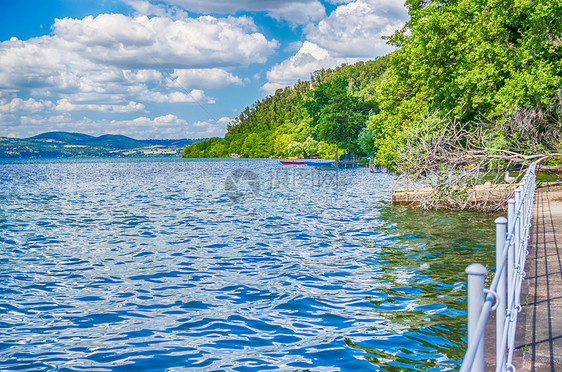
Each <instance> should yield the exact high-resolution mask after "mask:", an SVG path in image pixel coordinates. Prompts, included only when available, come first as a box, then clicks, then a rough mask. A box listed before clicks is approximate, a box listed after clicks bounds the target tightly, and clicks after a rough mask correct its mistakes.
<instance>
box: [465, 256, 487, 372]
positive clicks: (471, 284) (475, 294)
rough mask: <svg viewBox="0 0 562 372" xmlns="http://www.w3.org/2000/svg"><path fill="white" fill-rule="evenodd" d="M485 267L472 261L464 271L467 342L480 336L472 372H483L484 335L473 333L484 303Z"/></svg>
mask: <svg viewBox="0 0 562 372" xmlns="http://www.w3.org/2000/svg"><path fill="white" fill-rule="evenodd" d="M486 271H487V270H486V268H485V267H484V265H482V264H478V263H473V264H470V265H468V266H467V268H466V270H465V272H466V273H467V274H468V280H467V286H468V288H467V295H468V344H470V343H471V342H472V339H474V338H475V337H478V338H480V341H479V342H478V350H477V351H476V355H475V357H474V363H473V364H472V369H471V371H472V372H484V335H483V334H482V335H477V334H475V333H474V331H475V330H476V325H477V324H478V318H479V317H480V312H481V311H482V305H483V304H484V277H485V276H486Z"/></svg>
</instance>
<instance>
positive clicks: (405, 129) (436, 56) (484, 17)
mask: <svg viewBox="0 0 562 372" xmlns="http://www.w3.org/2000/svg"><path fill="white" fill-rule="evenodd" d="M406 6H407V7H408V11H409V14H410V20H409V21H408V22H407V23H406V25H405V26H404V28H403V29H401V30H399V31H397V32H396V33H395V34H394V35H391V36H389V37H388V42H389V43H391V44H393V45H395V46H396V47H397V50H396V51H395V52H394V53H392V54H391V55H389V56H386V57H382V58H379V59H377V60H375V61H369V62H365V63H358V64H355V65H349V66H348V65H344V66H341V67H339V68H336V69H323V70H319V71H316V72H314V73H313V74H312V76H311V79H310V81H299V82H298V83H297V84H295V85H294V86H293V87H287V88H285V89H280V90H278V91H277V92H276V93H275V94H274V95H272V96H268V97H266V98H265V99H263V100H261V101H257V102H256V103H254V104H253V105H252V106H251V107H247V108H246V109H245V110H244V111H243V112H242V113H241V114H240V115H239V116H238V117H237V118H235V119H234V120H233V121H232V122H231V123H230V124H229V126H228V132H227V134H226V135H225V139H224V140H219V139H210V140H208V141H204V142H203V143H199V144H196V145H193V146H189V147H188V148H186V150H185V152H184V156H227V155H228V154H231V153H238V154H239V155H241V156H244V157H267V156H297V155H303V156H315V155H317V154H318V155H320V156H323V157H330V156H332V157H333V152H334V147H335V146H339V147H340V148H343V149H345V150H347V151H349V152H355V151H363V152H366V153H373V154H374V155H375V157H376V158H377V161H378V162H380V163H382V164H383V165H386V166H388V167H392V168H394V169H407V168H408V166H409V165H408V164H398V163H399V162H400V161H401V159H414V158H413V157H408V156H403V155H404V154H406V152H407V153H416V149H415V148H412V144H413V143H414V142H412V141H411V137H412V136H426V135H429V137H431V133H429V134H428V133H427V131H430V132H432V131H433V132H435V133H436V134H439V133H441V134H442V133H449V132H450V131H451V130H453V129H454V128H457V129H459V130H460V129H461V128H462V130H460V131H459V132H458V133H470V135H468V136H469V137H466V138H462V137H461V138H459V139H458V141H457V142H456V143H457V144H458V146H465V147H467V146H472V144H474V143H476V142H478V141H479V142H480V145H479V146H480V148H482V149H490V148H491V149H496V150H499V151H511V152H519V153H521V154H523V155H529V154H531V153H537V152H541V153H556V152H558V153H560V152H562V151H561V146H562V143H561V142H562V125H561V122H562V90H561V89H562V88H561V86H562V55H561V53H562V40H561V38H562V2H560V1H553V0H447V1H443V0H407V1H406ZM366 47H367V46H366ZM365 126H367V127H366V128H365ZM444 127H447V128H448V130H447V131H446V132H443V128H444ZM476 134H478V135H479V136H480V137H479V138H477V139H476V138H474V136H475V135H476ZM430 142H431V141H430ZM428 143H429V142H428ZM404 149H407V151H406V150H404ZM401 151H402V155H401ZM404 151H406V152H404ZM486 151H487V152H489V151H488V150H486ZM420 160H421V158H420Z"/></svg>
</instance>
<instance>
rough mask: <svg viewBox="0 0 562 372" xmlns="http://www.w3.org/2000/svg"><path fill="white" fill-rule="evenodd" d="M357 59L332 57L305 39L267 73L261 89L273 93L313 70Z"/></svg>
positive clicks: (306, 77) (304, 77)
mask: <svg viewBox="0 0 562 372" xmlns="http://www.w3.org/2000/svg"><path fill="white" fill-rule="evenodd" d="M357 61H358V59H357V58H342V57H334V56H332V55H331V54H330V51H329V50H327V49H324V48H322V47H320V46H318V45H317V44H314V43H311V42H309V41H305V42H304V43H303V45H302V46H301V48H300V49H299V51H298V52H297V53H296V54H295V55H294V56H292V57H290V58H289V59H286V60H285V61H283V62H281V63H280V64H278V65H276V66H274V67H273V68H272V69H271V70H270V71H269V72H268V73H267V80H268V83H266V84H265V85H264V86H263V90H264V91H265V92H266V93H267V94H273V93H275V91H276V90H277V89H279V88H283V87H286V86H288V85H291V84H293V83H294V82H295V81H297V80H298V79H301V80H305V79H308V78H309V77H310V74H311V73H312V72H313V71H316V70H319V69H321V68H326V67H334V66H338V65H341V64H342V63H354V62H357Z"/></svg>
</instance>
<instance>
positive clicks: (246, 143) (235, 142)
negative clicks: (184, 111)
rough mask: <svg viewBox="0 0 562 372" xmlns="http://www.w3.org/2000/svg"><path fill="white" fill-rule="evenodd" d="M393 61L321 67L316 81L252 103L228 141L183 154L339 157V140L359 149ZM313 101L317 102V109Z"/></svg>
mask: <svg viewBox="0 0 562 372" xmlns="http://www.w3.org/2000/svg"><path fill="white" fill-rule="evenodd" d="M387 63H388V57H382V58H378V59H377V60H375V61H368V62H360V63H357V64H354V65H342V66H340V67H338V68H335V69H322V70H319V71H316V72H314V73H313V74H312V76H311V79H310V81H299V82H297V83H296V84H295V85H294V86H292V87H286V88H284V89H279V90H278V91H277V92H275V94H273V95H272V96H268V97H266V98H264V99H263V100H259V101H257V102H255V103H254V104H253V105H252V106H250V107H246V108H245V109H244V110H243V111H242V112H241V113H240V114H239V115H238V117H236V118H235V119H234V120H232V121H231V122H230V123H229V125H228V127H227V133H226V135H225V138H224V139H218V138H212V139H209V140H206V141H203V142H199V143H197V144H195V145H192V146H188V147H187V148H186V149H185V151H184V153H183V156H184V157H225V156H228V155H229V154H234V153H236V154H238V155H239V156H242V157H269V156H276V157H277V156H301V155H302V156H305V157H311V156H321V157H323V158H333V157H334V147H335V144H336V143H338V144H339V145H340V146H341V147H342V148H344V149H347V150H348V151H355V150H357V149H358V148H359V146H358V145H357V136H358V133H359V131H360V130H361V129H362V128H363V127H364V126H365V122H366V120H367V117H368V112H369V110H370V109H372V108H374V107H376V106H375V103H374V102H375V96H376V94H377V93H376V88H377V85H378V84H379V83H380V79H381V76H382V74H383V73H384V71H385V70H386V68H387ZM321 97H323V98H321ZM324 98H325V99H324ZM311 105H317V109H318V110H317V112H316V111H314V110H311V107H312V106H311Z"/></svg>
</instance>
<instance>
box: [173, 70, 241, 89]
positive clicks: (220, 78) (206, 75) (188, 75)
mask: <svg viewBox="0 0 562 372" xmlns="http://www.w3.org/2000/svg"><path fill="white" fill-rule="evenodd" d="M230 84H238V85H243V82H242V79H240V78H239V77H238V76H234V75H233V74H231V73H230V72H228V71H226V70H223V69H219V68H208V69H178V70H174V72H173V73H172V74H171V75H170V82H169V85H170V86H177V85H179V86H180V87H182V88H184V89H193V88H197V89H203V90H206V89H220V88H224V87H226V86H228V85H230Z"/></svg>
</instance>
